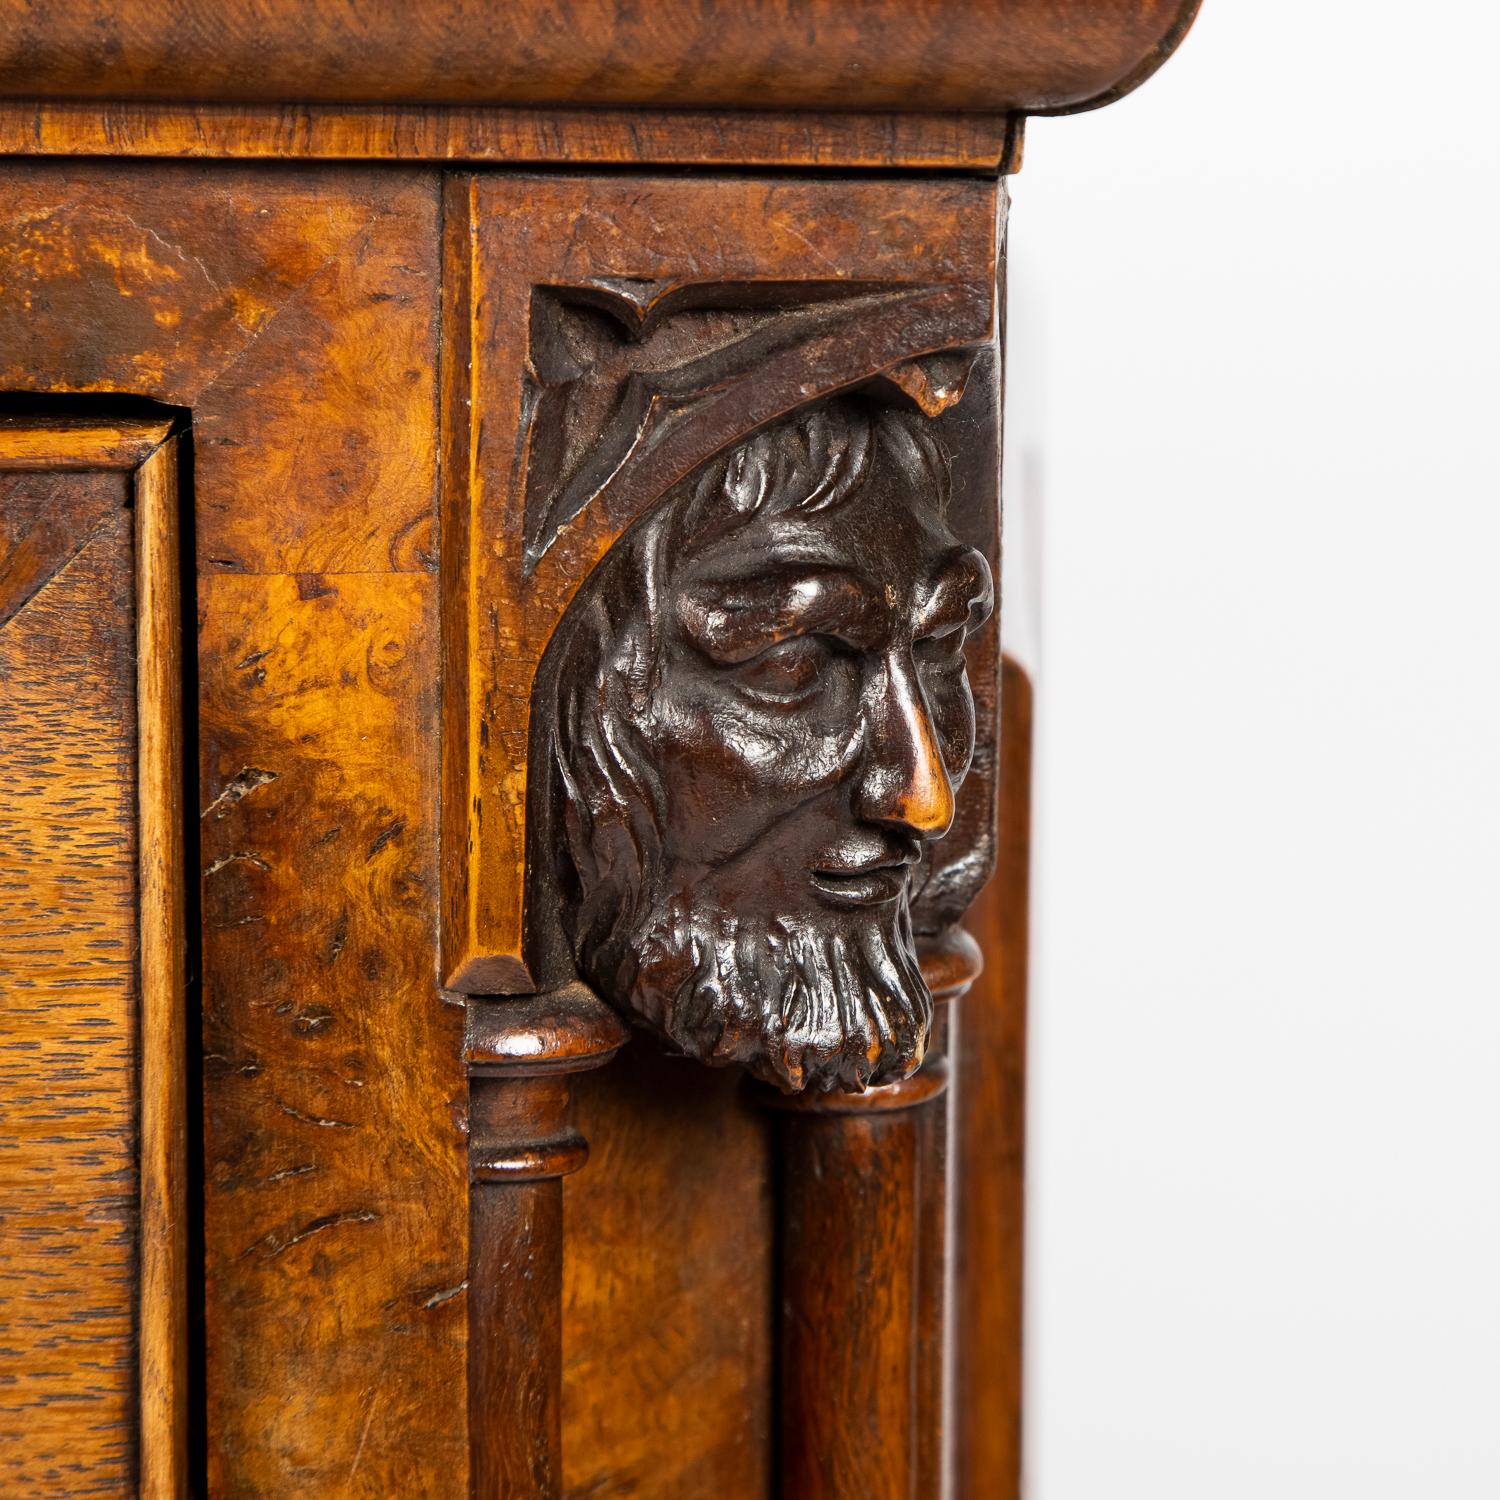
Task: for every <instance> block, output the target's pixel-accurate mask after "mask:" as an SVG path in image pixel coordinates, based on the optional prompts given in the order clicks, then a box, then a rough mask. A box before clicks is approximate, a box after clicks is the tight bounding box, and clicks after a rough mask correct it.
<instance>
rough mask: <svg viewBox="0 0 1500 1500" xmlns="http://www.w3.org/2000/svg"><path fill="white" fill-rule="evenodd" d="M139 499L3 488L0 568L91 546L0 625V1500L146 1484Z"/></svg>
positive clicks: (93, 478) (64, 559) (88, 489)
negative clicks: (41, 524) (51, 545)
mask: <svg viewBox="0 0 1500 1500" xmlns="http://www.w3.org/2000/svg"><path fill="white" fill-rule="evenodd" d="M127 498H128V479H127V477H126V476H125V475H124V474H122V473H89V474H78V475H71V476H68V477H66V478H64V479H61V480H54V479H50V478H48V477H46V476H42V475H19V476H18V475H13V474H0V554H5V553H9V554H11V555H13V554H14V551H15V550H16V548H17V547H18V545H24V537H25V532H26V531H27V530H28V529H29V525H35V524H38V518H39V517H47V516H49V515H50V516H54V517H56V518H58V519H62V518H66V517H71V519H72V521H73V523H74V524H75V525H76V527H77V529H78V532H79V536H78V542H79V545H76V546H74V547H71V548H69V549H67V550H66V551H64V552H62V553H61V554H60V555H55V556H54V557H53V558H52V565H51V566H50V567H49V568H48V569H47V571H46V572H45V574H44V575H42V576H40V577H38V576H36V575H35V574H33V575H30V576H29V577H28V579H27V584H26V586H27V588H28V590H29V592H28V593H27V596H26V598H25V600H24V602H22V603H20V604H19V605H18V606H17V607H15V608H14V609H13V610H12V611H11V612H10V613H9V618H8V619H6V620H5V623H4V624H0V785H3V786H4V788H5V795H4V797H3V798H0V994H3V996H4V1006H3V1014H0V1326H3V1328H4V1334H3V1337H0V1490H3V1491H4V1492H5V1493H6V1494H13V1495H22V1494H25V1495H37V1496H41V1495H68V1496H83V1495H124V1494H128V1493H129V1492H130V1490H131V1487H132V1485H133V1482H134V1477H135V1468H136V1421H137V1403H136V1350H135V1291H136V1287H135V1277H136V1268H135V1239H136V1231H137V1224H138V1212H137V1197H136V1192H137V1183H138V1178H137V1172H136V1141H137V1134H136V1120H135V1114H136V1091H137V1067H136V1058H135V1031H136V1025H137V1020H138V1015H139V983H138V977H137V971H136V962H135V951H136V943H137V937H138V917H137V911H136V895H137V876H136V869H137V866H136V855H137V835H136V778H135V764H134V760H135V749H136V708H135V700H136V681H135V611H134V608H133V603H132V595H133V591H134V590H133V573H134V539H133V528H132V525H131V515H130V511H129V510H128V509H127V506H126V501H127ZM28 523H29V524H28ZM16 576H17V575H15V574H12V575H11V580H12V581H11V584H10V587H11V588H14V587H15V579H16ZM0 578H3V573H0ZM3 586H4V585H0V587H3ZM11 599H12V602H14V595H12V596H11ZM4 602H5V601H4V600H3V599H0V605H3V603H4Z"/></svg>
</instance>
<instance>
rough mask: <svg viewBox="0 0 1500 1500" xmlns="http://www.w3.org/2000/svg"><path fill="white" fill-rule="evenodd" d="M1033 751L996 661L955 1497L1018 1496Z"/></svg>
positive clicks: (962, 1149)
mask: <svg viewBox="0 0 1500 1500" xmlns="http://www.w3.org/2000/svg"><path fill="white" fill-rule="evenodd" d="M1031 746H1032V687H1031V680H1030V678H1029V677H1028V676H1027V674H1026V670H1025V668H1024V667H1022V666H1021V665H1020V664H1019V663H1018V662H1017V661H1015V660H1014V659H1013V658H1011V657H1005V658H1004V660H1003V662H1002V672H1001V686H1000V803H999V820H998V821H999V830H1000V831H999V838H998V840H997V842H996V851H997V852H996V860H995V874H994V876H993V877H992V879H991V880H990V883H989V884H988V885H987V886H986V887H985V889H984V890H983V891H982V892H981V893H980V895H979V897H978V899H977V900H976V901H975V902H974V905H973V906H972V907H971V908H970V911H969V915H968V918H967V921H966V925H967V927H968V929H969V931H970V932H971V933H973V934H974V936H975V938H976V939H977V941H978V942H979V944H980V946H981V947H982V948H983V949H984V953H985V967H984V972H983V973H982V974H981V975H980V976H979V977H978V979H976V980H975V981H974V984H973V986H972V988H971V989H970V990H969V993H968V994H967V995H966V996H965V997H964V1001H963V1006H962V1013H961V1017H960V1022H959V1028H960V1037H959V1045H958V1047H957V1049H956V1070H955V1071H956V1079H955V1086H954V1094H955V1101H954V1109H955V1115H956V1118H955V1125H954V1147H955V1157H956V1160H955V1163H954V1167H955V1177H954V1180H955V1182H956V1183H958V1184H959V1191H958V1194H957V1199H956V1204H955V1215H956V1224H955V1245H954V1259H955V1266H956V1270H955V1278H956V1279H955V1287H954V1303H953V1333H954V1340H955V1346H956V1347H955V1355H956V1359H955V1370H954V1381H953V1404H954V1423H955V1429H956V1432H955V1437H956V1450H955V1451H956V1462H955V1474H956V1488H955V1494H956V1496H957V1497H958V1500H979V1497H992V1500H1016V1497H1017V1496H1019V1494H1020V1492H1021V1349H1022V1326H1021V1325H1022V1306H1023V1303H1022V1250H1023V1240H1024V1229H1025V1214H1024V1207H1025V1202H1024V1200H1025V1148H1026V973H1027V954H1028V936H1029V932H1028V926H1029V910H1030V907H1029V899H1028V898H1029V887H1030V866H1031Z"/></svg>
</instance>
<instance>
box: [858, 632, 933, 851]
mask: <svg viewBox="0 0 1500 1500" xmlns="http://www.w3.org/2000/svg"><path fill="white" fill-rule="evenodd" d="M858 776H859V779H858V782H857V784H856V786H855V811H856V812H857V813H858V814H859V816H860V817H862V818H864V819H866V820H867V821H868V822H871V823H893V824H899V825H900V826H901V827H902V828H905V829H907V830H909V831H910V832H912V833H914V834H916V835H917V837H918V838H923V839H937V838H941V837H942V836H943V835H944V834H945V833H947V831H948V829H949V828H950V827H951V826H952V823H953V783H952V782H951V781H950V780H949V779H948V772H947V768H946V767H945V766H944V765H943V752H942V750H941V749H940V748H939V747H938V739H937V731H936V729H935V728H934V726H933V722H932V713H931V711H930V710H929V708H928V706H927V697H926V694H924V693H923V691H922V684H921V683H920V682H919V681H918V680H917V676H916V672H915V670H914V669H913V667H912V665H911V663H910V662H909V661H906V662H902V661H900V660H897V659H895V658H894V657H893V658H891V659H889V662H888V665H887V668H886V673H885V682H884V685H883V691H882V692H881V694H880V696H879V699H878V700H877V703H876V704H875V705H874V707H873V710H872V712H871V714H870V716H869V719H868V721H867V723H866V728H865V744H864V753H863V755H862V757H861V761H860V766H859V772H858Z"/></svg>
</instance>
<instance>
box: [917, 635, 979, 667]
mask: <svg viewBox="0 0 1500 1500" xmlns="http://www.w3.org/2000/svg"><path fill="white" fill-rule="evenodd" d="M967 636H968V632H967V631H966V630H965V629H964V628H963V626H962V625H959V626H957V627H955V628H954V629H953V630H945V631H944V632H943V633H942V634H941V635H929V636H924V637H923V638H922V639H921V640H919V641H917V642H916V643H915V645H914V646H913V647H912V652H913V654H914V655H915V657H916V659H917V665H918V666H919V667H921V668H922V669H923V670H924V671H932V672H951V671H954V670H956V669H958V668H961V667H962V666H963V664H964V641H965V639H966V638H967Z"/></svg>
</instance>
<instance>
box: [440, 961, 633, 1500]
mask: <svg viewBox="0 0 1500 1500" xmlns="http://www.w3.org/2000/svg"><path fill="white" fill-rule="evenodd" d="M468 1013H469V1014H468V1035H467V1045H466V1048H465V1051H466V1057H467V1061H468V1066H469V1079H470V1083H469V1178H470V1182H471V1183H472V1190H471V1192H470V1199H469V1427H470V1444H471V1452H472V1454H473V1467H472V1474H473V1481H472V1490H473V1494H474V1495H475V1497H477V1500H500V1497H502V1496H503V1497H506V1500H520V1497H525V1500H551V1497H554V1496H558V1495H561V1494H562V1456H561V1450H562V1419H561V1387H562V1257H563V1204H562V1179H563V1178H564V1177H565V1176H567V1174H568V1173H569V1172H576V1171H577V1170H578V1168H579V1167H581V1166H582V1165H583V1164H584V1162H585V1161H586V1160H587V1159H588V1143H587V1142H586V1141H585V1140H584V1138H583V1137H582V1136H581V1135H580V1134H579V1133H578V1132H577V1131H576V1130H574V1129H573V1128H572V1126H571V1124H570V1123H569V1120H568V1103H569V1099H568V1096H569V1083H568V1080H569V1077H570V1075H572V1074H574V1073H578V1072H583V1071H585V1070H587V1069H590V1068H597V1067H601V1066H602V1065H603V1064H605V1063H607V1062H608V1061H609V1060H610V1058H612V1057H613V1056H614V1055H615V1053H616V1052H617V1051H619V1049H620V1048H621V1046H623V1045H624V1043H625V1041H626V1038H627V1032H626V1029H625V1026H624V1024H623V1022H621V1021H620V1019H619V1018H618V1017H617V1016H616V1015H615V1013H614V1012H613V1011H612V1010H610V1009H609V1007H608V1006H607V1005H605V1004H604V1002H603V1001H601V1000H599V999H598V998H597V997H596V996H595V995H594V994H593V993H592V992H591V991H590V990H588V989H587V988H586V987H585V986H584V985H581V984H573V985H568V986H566V987H565V988H563V989H560V990H554V991H552V992H551V993H548V994H543V995H537V996H533V997H529V998H526V999H515V1000H507V999H471V1000H470V1001H469V1007H468Z"/></svg>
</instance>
